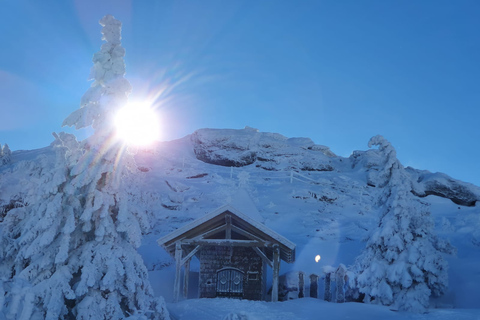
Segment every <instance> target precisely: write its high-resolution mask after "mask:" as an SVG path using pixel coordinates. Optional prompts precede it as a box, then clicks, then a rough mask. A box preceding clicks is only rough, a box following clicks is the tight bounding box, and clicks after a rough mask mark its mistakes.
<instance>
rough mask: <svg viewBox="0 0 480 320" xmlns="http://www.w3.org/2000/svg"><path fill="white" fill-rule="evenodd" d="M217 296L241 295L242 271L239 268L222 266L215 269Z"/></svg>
mask: <svg viewBox="0 0 480 320" xmlns="http://www.w3.org/2000/svg"><path fill="white" fill-rule="evenodd" d="M217 297H229V298H242V297H243V272H242V271H241V270H238V269H236V268H223V269H220V270H218V271H217Z"/></svg>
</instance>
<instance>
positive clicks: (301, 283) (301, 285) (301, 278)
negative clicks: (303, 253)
mask: <svg viewBox="0 0 480 320" xmlns="http://www.w3.org/2000/svg"><path fill="white" fill-rule="evenodd" d="M298 297H299V298H303V297H305V273H303V272H301V271H300V272H299V273H298Z"/></svg>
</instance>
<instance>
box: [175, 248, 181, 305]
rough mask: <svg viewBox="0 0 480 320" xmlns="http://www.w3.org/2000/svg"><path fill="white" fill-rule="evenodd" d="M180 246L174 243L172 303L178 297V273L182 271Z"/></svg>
mask: <svg viewBox="0 0 480 320" xmlns="http://www.w3.org/2000/svg"><path fill="white" fill-rule="evenodd" d="M182 252H183V250H182V245H181V244H180V242H177V243H175V283H174V284H173V301H174V302H178V298H179V296H180V271H181V269H182Z"/></svg>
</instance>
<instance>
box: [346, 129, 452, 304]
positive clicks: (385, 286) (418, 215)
mask: <svg viewBox="0 0 480 320" xmlns="http://www.w3.org/2000/svg"><path fill="white" fill-rule="evenodd" d="M374 145H375V146H379V152H382V153H383V156H384V157H385V159H386V161H385V163H386V167H385V170H384V171H383V172H382V174H383V175H384V176H385V177H386V178H387V184H386V185H385V187H384V193H383V195H382V198H381V199H380V205H381V207H382V208H383V209H382V210H383V212H382V214H381V218H380V222H379V226H378V228H377V229H376V230H375V231H374V233H373V235H372V236H371V237H370V239H369V240H368V242H367V245H366V248H365V249H364V251H363V252H362V253H361V255H360V256H359V257H358V258H357V260H356V265H355V268H356V271H357V286H358V289H359V291H360V292H361V293H364V294H365V299H364V301H365V302H367V303H369V302H371V303H378V304H382V305H387V306H391V307H392V308H395V309H400V310H408V311H414V312H424V311H425V310H426V309H427V308H428V306H429V298H430V296H431V295H433V296H439V295H441V294H443V293H444V292H445V290H446V289H447V285H448V274H447V268H448V265H447V262H446V261H445V260H444V259H443V257H442V253H447V252H448V253H452V252H453V251H454V249H453V248H452V247H451V246H450V245H449V244H448V243H447V242H445V241H441V240H439V239H437V238H436V236H435V235H434V230H433V228H434V223H433V220H432V218H431V217H430V212H429V209H428V206H427V205H426V204H425V203H423V202H421V201H420V200H418V199H416V198H415V196H413V194H412V193H411V192H410V191H411V182H410V179H409V176H408V175H407V173H406V171H405V170H404V168H403V166H402V165H401V164H400V162H399V161H398V159H397V158H396V152H395V149H394V148H393V146H392V145H391V144H390V143H389V142H388V141H387V140H386V139H384V138H383V137H382V136H375V137H373V138H372V139H371V140H370V142H369V146H374Z"/></svg>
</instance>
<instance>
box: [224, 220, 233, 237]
mask: <svg viewBox="0 0 480 320" xmlns="http://www.w3.org/2000/svg"><path fill="white" fill-rule="evenodd" d="M225 224H226V225H227V228H226V229H225V239H232V216H231V215H229V214H227V215H225Z"/></svg>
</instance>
